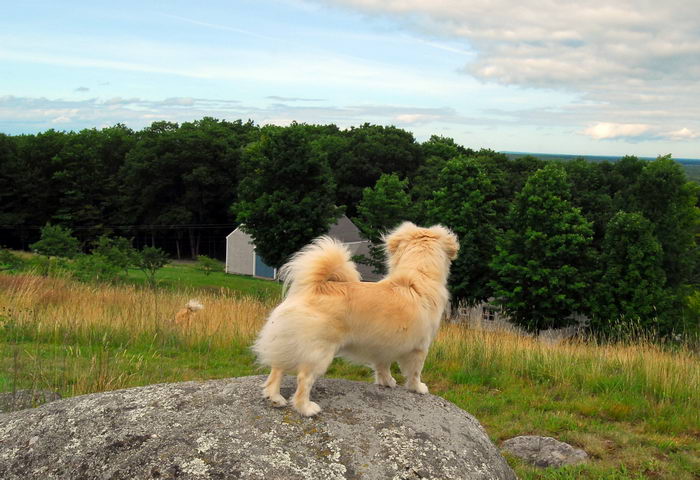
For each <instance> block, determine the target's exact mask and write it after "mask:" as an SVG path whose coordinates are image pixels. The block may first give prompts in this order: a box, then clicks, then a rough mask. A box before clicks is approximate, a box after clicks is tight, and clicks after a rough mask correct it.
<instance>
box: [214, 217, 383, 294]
mask: <svg viewBox="0 0 700 480" xmlns="http://www.w3.org/2000/svg"><path fill="white" fill-rule="evenodd" d="M328 235H329V236H331V237H333V238H337V239H338V240H340V241H341V242H343V243H344V244H345V245H347V247H348V248H349V250H350V252H352V254H353V255H367V256H369V241H367V240H365V239H363V238H362V237H361V236H360V230H359V229H358V228H357V227H356V226H355V224H354V223H352V222H351V221H350V219H349V218H348V217H346V216H345V215H343V216H342V217H340V218H339V219H338V221H337V222H336V223H335V224H334V225H332V226H331V228H330V230H329V231H328ZM357 269H358V270H359V271H360V274H361V275H362V280H364V281H376V280H378V279H379V278H380V277H379V275H377V274H375V273H373V272H372V267H370V266H368V265H362V264H357ZM226 273H236V274H242V275H252V276H255V277H261V278H269V279H273V278H276V277H277V269H276V268H272V267H270V266H268V265H266V264H265V262H263V260H262V258H261V257H260V256H259V255H258V254H257V253H255V245H254V244H253V239H252V238H251V236H250V235H248V234H247V233H245V232H244V231H243V230H241V229H240V227H239V228H236V229H235V230H234V231H233V232H231V233H229V234H228V236H227V237H226Z"/></svg>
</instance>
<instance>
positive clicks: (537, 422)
mask: <svg viewBox="0 0 700 480" xmlns="http://www.w3.org/2000/svg"><path fill="white" fill-rule="evenodd" d="M171 268H173V271H171V272H169V274H168V275H164V276H163V277H161V282H162V283H163V284H165V285H166V286H167V288H165V289H161V290H159V291H153V290H150V289H147V288H142V287H140V286H139V285H137V284H127V285H117V286H98V285H91V284H84V283H77V282H74V281H72V280H70V279H65V278H51V277H49V278H45V277H37V276H32V275H14V276H9V275H0V391H2V390H5V391H9V390H13V389H18V388H49V389H53V390H56V391H58V392H60V393H61V394H62V395H64V396H70V395H79V394H83V393H91V392H98V391H104V390H111V389H117V388H126V387H132V386H138V385H146V384H151V383H160V382H179V381H184V380H204V379H211V378H223V377H232V376H240V375H251V374H258V373H263V372H262V371H261V370H259V369H258V368H257V367H256V365H255V363H254V358H253V356H252V355H251V353H250V351H249V345H250V344H251V342H252V340H253V339H254V337H255V334H256V333H257V331H258V329H259V328H260V326H261V324H262V322H263V320H264V318H265V316H266V314H267V312H268V311H269V310H270V309H271V308H272V307H273V306H274V305H275V303H276V301H277V297H276V296H275V294H274V292H273V293H270V294H269V295H257V296H256V297H251V296H245V295H241V294H239V293H236V292H234V291H232V290H231V289H230V287H227V286H226V285H222V284H216V285H215V286H214V287H213V288H202V287H206V285H203V284H198V283H197V282H195V281H192V282H191V284H192V285H195V287H190V288H179V289H178V288H177V282H178V281H182V282H187V281H189V280H192V279H194V278H196V275H197V274H196V273H194V272H188V271H187V268H191V267H189V266H186V265H184V266H179V265H175V266H173V267H171ZM178 269H179V270H178ZM164 273H165V272H164ZM170 275H172V276H170ZM178 275H180V276H179V277H178ZM201 275H202V276H204V275H203V274H201ZM213 275H214V274H212V275H210V276H209V279H210V280H214V279H216V277H213ZM130 277H131V275H130ZM178 279H180V280H178ZM226 280H227V279H224V281H226ZM247 280H254V279H247ZM217 281H218V280H217ZM168 282H171V283H170V284H169V285H168ZM265 283H268V282H265ZM271 285H275V284H273V283H271ZM193 296H196V297H197V298H198V299H199V300H200V301H201V302H202V303H204V304H205V309H204V310H202V311H201V312H199V313H198V314H197V317H195V318H196V321H195V322H194V326H193V327H192V329H190V330H183V329H182V328H179V327H177V326H175V325H174V324H173V323H172V318H173V316H174V314H175V312H176V311H177V310H178V309H179V308H181V307H182V306H183V305H184V304H185V303H186V302H187V300H188V299H189V298H191V297H193ZM328 375H329V376H332V377H337V378H348V379H353V380H362V381H371V379H372V374H371V371H370V370H369V369H367V368H365V367H360V366H356V365H352V364H350V363H347V362H345V361H342V360H336V361H334V363H333V364H332V366H331V368H330V369H329V372H328ZM396 377H397V379H399V380H400V379H401V377H400V375H399V374H398V372H396ZM424 377H425V380H426V382H427V383H428V385H429V386H430V388H431V391H432V393H435V394H437V395H440V396H442V397H444V398H446V399H448V400H450V401H452V402H454V403H455V404H456V405H458V406H459V407H461V408H463V409H465V410H467V411H468V412H470V413H471V414H473V415H474V416H476V417H477V418H478V419H479V421H480V422H482V424H483V425H484V426H485V428H486V430H487V431H488V433H489V435H490V436H491V438H492V439H493V440H494V442H496V443H497V444H498V443H500V442H501V441H503V440H505V439H507V438H510V437H513V436H516V435H524V434H539V435H548V436H553V437H555V438H558V439H560V440H562V441H566V442H568V443H571V444H573V445H574V446H577V447H579V448H583V449H584V450H586V451H587V452H588V453H589V455H591V457H592V460H591V462H589V463H588V464H586V465H583V466H576V467H568V468H560V469H545V470H540V469H535V468H534V467H528V466H526V465H524V464H522V463H520V462H519V461H517V460H516V459H513V458H510V459H509V461H510V462H511V464H512V465H513V467H514V469H515V470H516V472H517V474H518V476H519V477H520V478H526V479H530V478H532V479H534V478H544V479H574V478H589V479H598V478H605V479H637V478H674V479H678V480H683V479H692V478H698V477H699V476H700V413H699V412H700V358H698V354H697V352H695V351H693V349H692V348H691V347H689V346H685V347H683V346H681V347H675V348H671V347H669V346H659V345H655V344H653V343H651V342H648V341H640V342H638V343H635V344H614V345H597V344H594V343H588V344H587V343H565V344H558V345H553V344H546V343H542V342H539V341H537V340H535V339H532V338H527V337H521V336H516V335H513V334H508V333H503V332H484V331H479V330H469V329H465V328H463V327H461V326H458V325H452V324H446V325H444V326H443V328H442V329H441V331H440V332H439V334H438V337H437V339H436V341H435V343H434V344H433V346H432V348H431V352H430V355H429V357H428V359H427V362H426V367H425V370H424Z"/></svg>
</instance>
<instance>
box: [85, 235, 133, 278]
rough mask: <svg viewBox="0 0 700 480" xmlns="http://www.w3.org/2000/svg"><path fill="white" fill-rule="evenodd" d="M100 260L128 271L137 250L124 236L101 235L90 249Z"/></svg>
mask: <svg viewBox="0 0 700 480" xmlns="http://www.w3.org/2000/svg"><path fill="white" fill-rule="evenodd" d="M92 253H93V254H96V255H99V256H100V257H101V259H102V260H104V261H106V262H107V263H109V264H110V265H113V266H114V267H116V268H118V269H119V270H123V271H124V273H125V274H126V273H128V271H129V267H130V266H132V265H135V264H136V261H137V257H138V252H137V251H136V249H135V248H134V247H132V246H131V242H130V241H129V240H128V239H126V238H124V237H114V238H112V237H108V236H106V235H103V236H101V237H100V238H99V239H98V240H97V242H96V244H95V248H94V249H93V250H92Z"/></svg>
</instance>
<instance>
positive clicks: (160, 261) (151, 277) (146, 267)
mask: <svg viewBox="0 0 700 480" xmlns="http://www.w3.org/2000/svg"><path fill="white" fill-rule="evenodd" d="M168 263H170V260H168V256H167V255H166V254H165V252H164V251H163V250H161V249H160V248H158V247H144V248H143V250H141V251H140V252H138V254H137V256H136V263H135V265H136V268H138V269H139V270H141V271H143V273H145V274H146V280H147V281H148V283H149V284H150V285H151V286H152V287H155V286H156V272H157V271H158V270H160V269H161V268H163V267H164V266H166V265H167V264H168Z"/></svg>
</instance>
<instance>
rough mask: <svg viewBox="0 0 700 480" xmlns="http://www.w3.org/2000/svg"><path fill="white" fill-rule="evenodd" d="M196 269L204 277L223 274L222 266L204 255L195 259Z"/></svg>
mask: <svg viewBox="0 0 700 480" xmlns="http://www.w3.org/2000/svg"><path fill="white" fill-rule="evenodd" d="M197 268H198V269H199V270H201V271H203V272H204V274H205V275H209V274H210V273H211V272H223V271H224V266H223V264H222V263H221V262H220V261H218V260H216V259H214V258H209V257H207V256H206V255H199V256H198V257H197Z"/></svg>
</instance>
